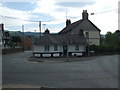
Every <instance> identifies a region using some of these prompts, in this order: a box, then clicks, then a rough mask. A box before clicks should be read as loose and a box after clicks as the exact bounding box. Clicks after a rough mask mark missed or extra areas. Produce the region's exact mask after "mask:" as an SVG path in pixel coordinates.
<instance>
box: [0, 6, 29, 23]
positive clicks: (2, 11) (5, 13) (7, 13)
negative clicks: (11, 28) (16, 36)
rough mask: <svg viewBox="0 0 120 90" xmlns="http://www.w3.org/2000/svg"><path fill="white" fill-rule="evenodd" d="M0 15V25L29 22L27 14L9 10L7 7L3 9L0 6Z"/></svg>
mask: <svg viewBox="0 0 120 90" xmlns="http://www.w3.org/2000/svg"><path fill="white" fill-rule="evenodd" d="M0 15H1V16H0V17H1V19H2V21H0V23H4V24H6V25H21V24H25V23H28V22H25V21H22V20H29V18H30V17H31V16H30V15H29V12H25V11H21V10H15V9H9V8H7V7H4V6H3V4H0ZM6 16H7V17H6ZM9 17H13V18H14V19H10V18H9Z"/></svg>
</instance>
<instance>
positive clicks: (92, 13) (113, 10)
mask: <svg viewBox="0 0 120 90" xmlns="http://www.w3.org/2000/svg"><path fill="white" fill-rule="evenodd" d="M119 9H120V8H118V9H113V10H108V11H104V12H99V13H91V15H94V14H103V13H108V12H112V11H116V10H119Z"/></svg>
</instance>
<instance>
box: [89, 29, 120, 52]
mask: <svg viewBox="0 0 120 90" xmlns="http://www.w3.org/2000/svg"><path fill="white" fill-rule="evenodd" d="M90 50H92V51H95V52H96V53H103V54H104V53H111V54H112V53H119V51H120V31H119V30H117V31H116V32H115V33H111V32H107V33H106V35H105V37H101V45H99V46H97V45H91V46H90Z"/></svg>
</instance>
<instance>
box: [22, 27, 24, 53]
mask: <svg viewBox="0 0 120 90" xmlns="http://www.w3.org/2000/svg"><path fill="white" fill-rule="evenodd" d="M22 32H23V33H22V38H23V51H24V25H22Z"/></svg>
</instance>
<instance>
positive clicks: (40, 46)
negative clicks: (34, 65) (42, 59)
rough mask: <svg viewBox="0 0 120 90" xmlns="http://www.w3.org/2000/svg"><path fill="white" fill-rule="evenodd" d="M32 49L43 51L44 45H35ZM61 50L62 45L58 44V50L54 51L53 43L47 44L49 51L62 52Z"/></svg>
mask: <svg viewBox="0 0 120 90" xmlns="http://www.w3.org/2000/svg"><path fill="white" fill-rule="evenodd" d="M34 51H35V52H45V46H44V45H35V46H34ZM62 51H63V49H62V46H58V51H54V46H53V45H51V46H49V52H62Z"/></svg>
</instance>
